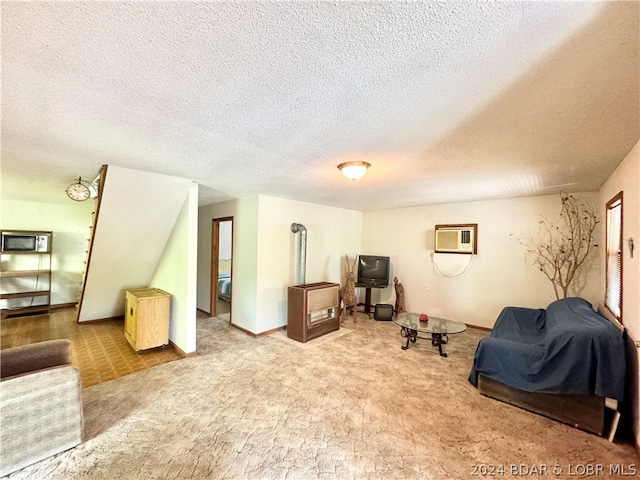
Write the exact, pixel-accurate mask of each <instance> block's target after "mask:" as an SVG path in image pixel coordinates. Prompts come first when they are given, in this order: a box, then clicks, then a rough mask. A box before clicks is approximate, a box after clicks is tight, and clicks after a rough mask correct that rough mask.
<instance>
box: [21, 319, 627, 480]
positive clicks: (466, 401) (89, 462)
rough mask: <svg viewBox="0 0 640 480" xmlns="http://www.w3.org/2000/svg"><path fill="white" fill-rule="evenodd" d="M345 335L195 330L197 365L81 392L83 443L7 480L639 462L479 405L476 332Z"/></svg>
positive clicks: (621, 446) (438, 471)
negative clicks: (306, 339)
mask: <svg viewBox="0 0 640 480" xmlns="http://www.w3.org/2000/svg"><path fill="white" fill-rule="evenodd" d="M344 327H345V329H348V330H349V331H348V334H343V335H339V336H334V337H333V338H332V339H331V341H324V342H320V343H318V344H316V345H314V346H313V347H311V348H300V347H299V346H296V345H292V344H289V342H287V341H283V340H282V339H278V338H274V336H265V337H260V338H251V337H250V336H248V335H245V334H244V333H242V332H240V331H238V330H237V329H234V328H230V327H229V326H228V323H227V322H225V321H223V320H216V319H199V320H198V350H199V352H200V353H201V355H199V356H197V357H195V358H190V359H183V360H178V361H175V362H171V363H167V364H164V365H160V366H157V367H154V368H151V369H149V370H145V371H142V372H137V373H134V374H131V375H128V376H126V377H122V378H119V379H116V380H113V381H110V382H106V383H102V384H99V385H95V386H92V387H89V388H86V389H84V391H83V397H84V403H85V407H84V408H85V422H86V423H85V425H86V441H85V442H84V443H83V444H82V445H80V446H78V447H76V448H74V449H72V450H70V451H68V452H64V453H62V454H60V455H57V456H56V457H53V458H50V459H47V460H44V461H42V462H39V463H38V464H35V465H32V466H30V467H27V468H25V469H24V470H22V471H20V472H16V473H15V474H14V475H13V476H12V478H16V479H17V478H24V479H27V478H28V479H65V480H67V479H114V478H124V479H127V478H145V479H174V478H175V479H177V478H180V479H331V480H334V479H441V478H453V479H466V478H477V476H474V475H473V473H474V471H475V472H476V473H478V474H479V473H481V472H480V471H479V470H475V468H476V467H475V466H476V465H485V466H501V465H502V466H504V467H505V468H510V466H511V465H525V466H533V465H545V466H548V467H549V469H551V468H553V467H554V466H555V465H559V466H561V467H562V468H563V469H564V474H565V475H564V477H563V478H569V476H568V473H569V472H568V470H567V469H568V468H570V467H571V466H574V467H577V466H579V465H586V464H590V465H603V466H604V468H605V469H606V472H607V474H608V473H609V468H610V465H623V466H625V467H628V466H630V465H637V464H638V459H637V457H636V454H635V450H634V448H633V446H632V445H630V444H626V443H622V442H619V441H617V442H615V443H609V442H608V441H607V440H606V439H604V438H600V437H598V436H595V435H592V434H589V433H586V432H582V431H580V430H577V429H574V428H572V427H569V426H566V425H563V424H560V423H557V422H554V421H552V420H549V419H547V418H544V417H541V416H538V415H535V414H532V413H529V412H525V411H523V410H520V409H518V408H515V407H512V406H509V405H506V404H503V403H500V402H498V401H495V400H492V399H488V398H485V397H483V396H481V395H480V394H479V393H478V392H477V390H476V389H475V388H474V387H473V386H472V385H470V384H469V383H468V381H467V376H468V373H469V368H470V366H471V362H472V359H473V354H474V351H475V346H476V345H477V342H478V340H479V339H480V338H481V337H482V336H484V335H485V334H486V333H485V332H481V331H478V330H473V329H469V330H467V331H466V332H464V333H462V334H459V335H453V336H451V339H450V342H449V344H448V345H446V346H445V351H447V353H448V354H449V357H448V358H442V357H440V356H439V355H438V351H437V349H436V348H433V347H432V346H431V342H430V341H429V340H421V339H419V340H418V342H417V343H416V344H415V345H411V346H410V347H409V350H407V351H404V350H402V349H401V348H400V346H401V345H403V344H404V341H403V339H402V338H401V337H400V332H399V328H398V327H397V326H396V325H394V324H393V323H391V322H376V321H374V320H370V319H367V318H366V317H364V316H360V317H359V318H358V321H357V322H355V323H354V322H351V321H350V320H347V322H345V324H344ZM578 468H579V467H578ZM574 472H575V470H574ZM497 477H498V478H515V477H513V476H511V475H509V474H508V471H507V475H498V476H497ZM528 478H531V477H528ZM547 478H553V475H549V476H548V477H547ZM572 478H581V477H580V476H573V477H572ZM582 478H584V477H582ZM600 478H614V476H613V475H607V476H606V477H600ZM621 478H623V477H621Z"/></svg>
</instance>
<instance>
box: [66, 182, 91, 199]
mask: <svg viewBox="0 0 640 480" xmlns="http://www.w3.org/2000/svg"><path fill="white" fill-rule="evenodd" d="M65 191H66V192H67V195H68V197H69V198H70V199H71V200H75V201H76V202H84V201H85V200H86V199H88V198H89V197H90V196H91V190H90V189H89V187H88V186H87V185H86V184H85V183H82V177H78V181H77V182H76V183H72V184H71V185H69V186H68V187H67V188H66V190H65Z"/></svg>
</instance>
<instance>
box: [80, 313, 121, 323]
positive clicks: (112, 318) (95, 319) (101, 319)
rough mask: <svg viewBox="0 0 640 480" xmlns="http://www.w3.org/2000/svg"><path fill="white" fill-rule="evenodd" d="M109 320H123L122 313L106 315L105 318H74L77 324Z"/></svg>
mask: <svg viewBox="0 0 640 480" xmlns="http://www.w3.org/2000/svg"><path fill="white" fill-rule="evenodd" d="M111 320H122V321H123V322H124V315H117V316H115V317H106V318H94V319H93V320H84V321H82V322H80V321H77V320H76V323H77V324H78V325H86V324H89V323H98V322H106V321H111Z"/></svg>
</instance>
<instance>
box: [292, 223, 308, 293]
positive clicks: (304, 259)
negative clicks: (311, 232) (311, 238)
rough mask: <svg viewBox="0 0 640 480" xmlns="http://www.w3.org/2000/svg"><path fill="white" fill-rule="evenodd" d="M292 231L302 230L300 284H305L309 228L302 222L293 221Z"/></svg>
mask: <svg viewBox="0 0 640 480" xmlns="http://www.w3.org/2000/svg"><path fill="white" fill-rule="evenodd" d="M291 231H292V232H293V233H298V232H300V236H299V237H298V268H297V276H298V280H297V282H298V285H303V284H304V282H305V277H306V271H305V270H306V265H307V229H306V227H305V226H304V225H302V224H301V223H292V224H291Z"/></svg>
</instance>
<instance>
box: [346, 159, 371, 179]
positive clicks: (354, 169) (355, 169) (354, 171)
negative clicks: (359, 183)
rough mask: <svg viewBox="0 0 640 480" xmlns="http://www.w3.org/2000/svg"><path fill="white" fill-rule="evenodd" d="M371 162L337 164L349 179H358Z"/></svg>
mask: <svg viewBox="0 0 640 480" xmlns="http://www.w3.org/2000/svg"><path fill="white" fill-rule="evenodd" d="M370 166H371V164H369V163H367V162H345V163H341V164H340V165H338V168H339V169H340V171H341V172H342V174H343V175H344V176H345V177H347V178H348V179H350V180H358V179H359V178H362V176H363V175H364V174H365V173H366V172H367V170H368V169H369V167H370Z"/></svg>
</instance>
